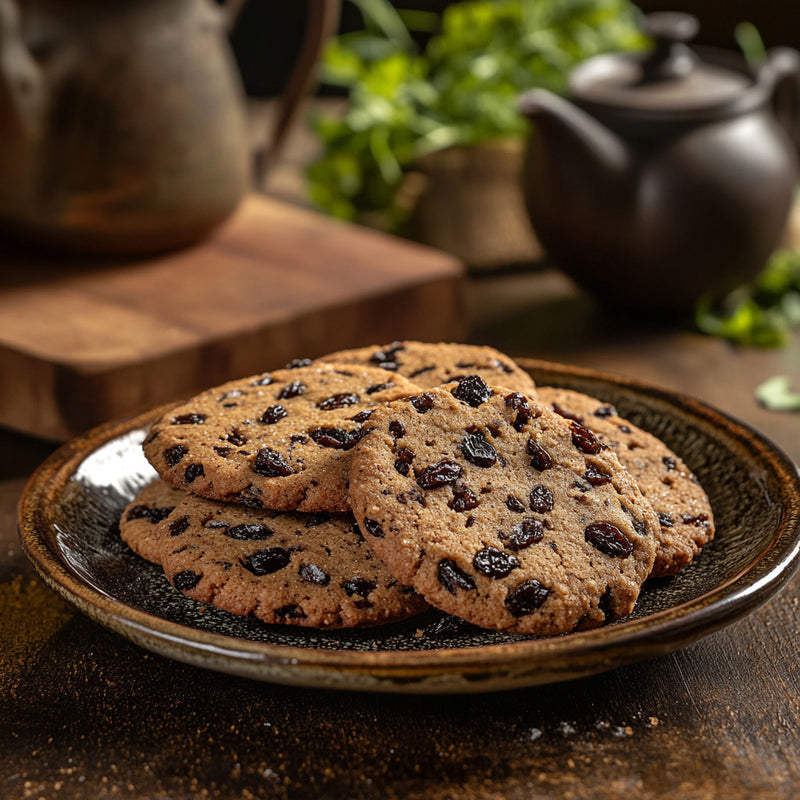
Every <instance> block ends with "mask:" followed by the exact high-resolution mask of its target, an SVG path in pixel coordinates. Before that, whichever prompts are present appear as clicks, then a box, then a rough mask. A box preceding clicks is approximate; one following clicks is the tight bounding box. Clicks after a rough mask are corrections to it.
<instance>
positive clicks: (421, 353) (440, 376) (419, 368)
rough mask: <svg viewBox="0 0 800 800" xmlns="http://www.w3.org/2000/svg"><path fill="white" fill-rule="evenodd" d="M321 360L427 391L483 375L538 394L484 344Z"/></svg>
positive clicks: (371, 350)
mask: <svg viewBox="0 0 800 800" xmlns="http://www.w3.org/2000/svg"><path fill="white" fill-rule="evenodd" d="M320 360H321V361H337V362H339V363H346V364H366V365H369V366H373V367H383V369H388V370H391V371H392V372H396V373H397V374H398V375H403V376H405V377H406V378H408V379H409V380H412V381H414V383H416V384H417V385H418V386H421V387H423V388H428V387H431V386H441V384H443V383H450V382H451V381H457V380H459V379H460V378H463V377H464V376H465V375H480V376H481V377H482V378H483V379H484V380H485V381H486V382H487V383H490V384H499V385H501V386H508V387H509V388H510V389H514V390H515V391H517V392H522V393H523V394H527V395H529V396H533V397H535V392H536V384H535V383H534V382H533V378H531V376H530V375H528V373H527V372H525V370H524V369H522V368H521V367H520V366H518V365H517V364H516V363H515V362H514V361H512V360H511V359H510V358H509V357H508V356H507V355H504V354H503V353H501V352H500V351H499V350H495V349H494V348H492V347H484V346H482V345H472V344H449V343H445V342H440V343H438V344H434V343H428V342H414V341H404V342H393V343H392V344H388V345H383V346H375V345H373V346H371V347H361V348H357V349H355V350H340V351H339V352H338V353H331V354H330V355H328V356H323V357H322V358H321V359H320Z"/></svg>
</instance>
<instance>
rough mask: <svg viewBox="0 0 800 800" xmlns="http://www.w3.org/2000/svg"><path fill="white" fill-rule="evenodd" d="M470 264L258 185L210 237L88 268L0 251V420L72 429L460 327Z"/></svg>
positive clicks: (452, 333)
mask: <svg viewBox="0 0 800 800" xmlns="http://www.w3.org/2000/svg"><path fill="white" fill-rule="evenodd" d="M461 274H462V268H461V265H460V264H459V263H458V262H457V261H456V260H455V259H453V258H451V257H449V256H445V255H443V254H441V253H438V252H436V251H434V250H431V249H428V248H424V247H420V246H418V245H415V244H412V243H409V242H404V241H401V240H399V239H395V238H392V237H388V236H384V235H381V234H379V233H376V232H374V231H368V230H366V229H364V228H358V227H354V226H349V225H344V224H342V223H337V222H334V221H332V220H329V219H326V218H323V217H321V216H320V215H318V214H315V213H313V212H310V211H307V210H304V209H300V208H297V207H295V206H292V205H289V204H288V203H282V202H279V201H277V200H273V199H268V198H265V197H261V196H256V195H253V196H250V197H249V198H248V199H247V200H246V201H245V202H244V204H243V205H242V207H241V209H240V210H239V212H238V213H237V214H236V215H235V216H234V217H233V218H232V219H231V221H230V222H229V223H228V224H227V225H226V226H224V227H223V228H222V229H221V230H220V231H219V232H218V233H217V234H215V235H214V236H213V237H212V238H211V239H210V240H209V241H207V242H206V243H204V244H203V245H200V246H197V247H194V248H190V249H188V250H182V251H179V252H176V253H172V254H170V255H167V256H164V257H161V258H154V259H149V260H147V261H141V262H128V263H124V264H123V263H113V264H112V263H107V262H105V263H103V262H94V263H90V264H86V263H81V262H77V261H74V260H73V261H65V260H61V259H58V260H55V259H54V257H49V258H47V257H44V256H39V257H35V256H33V255H31V254H30V253H25V254H21V253H18V252H16V253H15V252H13V251H9V250H6V251H3V252H0V286H1V287H2V288H0V424H3V425H6V426H8V427H10V428H13V429H15V430H18V431H23V432H26V433H31V434H35V435H37V436H41V437H44V438H49V439H53V440H62V439H65V438H68V437H69V436H71V435H73V434H75V433H77V432H79V431H82V430H85V429H86V428H88V427H90V426H92V425H95V424H98V423H100V422H103V421H105V420H108V419H111V418H114V417H119V416H124V415H127V414H131V413H134V412H136V411H138V410H141V409H144V408H147V407H149V406H154V405H157V404H159V403H162V402H165V401H169V400H172V399H175V398H179V397H183V396H186V395H189V394H192V393H194V392H196V391H198V390H200V389H202V388H205V387H208V386H212V385H215V384H218V383H222V382H223V381H225V380H229V379H232V378H235V377H241V376H244V375H249V374H254V373H256V372H261V371H263V370H267V369H272V368H275V367H278V366H282V365H283V364H285V363H286V362H287V361H289V360H291V359H292V358H295V357H298V356H308V357H314V356H316V355H321V354H323V353H325V352H328V351H330V350H335V349H340V348H344V347H351V346H357V345H366V344H370V343H373V342H375V343H382V342H384V341H392V340H393V339H398V338H407V337H414V338H421V339H429V340H439V339H458V338H460V337H461V336H462V335H463V330H464V323H463V313H462V307H461V299H460V298H461V294H460V283H461Z"/></svg>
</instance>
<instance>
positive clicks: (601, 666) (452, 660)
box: [19, 361, 800, 693]
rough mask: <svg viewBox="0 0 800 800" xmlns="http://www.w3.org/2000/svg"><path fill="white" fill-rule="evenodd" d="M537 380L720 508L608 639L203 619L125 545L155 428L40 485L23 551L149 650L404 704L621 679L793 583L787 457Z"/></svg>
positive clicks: (75, 460)
mask: <svg viewBox="0 0 800 800" xmlns="http://www.w3.org/2000/svg"><path fill="white" fill-rule="evenodd" d="M522 365H523V366H524V367H526V368H527V369H528V370H529V371H530V372H531V374H532V375H533V377H534V378H535V379H536V381H537V383H539V384H540V385H546V384H552V385H560V386H564V387H567V388H572V389H576V390H578V391H583V392H586V393H588V394H593V395H595V396H596V397H598V398H601V399H602V400H604V401H606V402H610V403H613V404H614V405H615V406H617V408H618V410H619V412H620V414H622V415H623V416H626V417H628V418H629V419H630V420H631V421H633V422H634V423H635V424H637V425H639V426H640V427H642V428H645V429H646V430H649V431H651V432H652V433H654V434H655V435H656V436H659V437H661V438H662V439H664V441H665V442H666V443H667V444H668V445H669V446H670V447H671V448H672V449H673V450H675V451H676V452H677V453H678V454H679V455H681V456H682V457H683V458H684V460H685V461H686V462H687V463H688V465H689V466H690V468H691V469H692V470H694V472H695V473H696V474H697V476H698V477H699V479H700V481H701V483H702V484H703V486H704V487H705V489H706V491H707V492H708V494H709V496H710V498H711V502H712V506H713V508H714V512H715V515H716V520H717V531H718V533H717V537H716V539H715V541H714V542H712V543H711V544H710V545H709V546H708V547H707V548H706V549H705V551H704V552H703V553H702V555H701V556H700V557H699V558H698V559H696V561H695V562H694V563H693V564H692V565H690V566H689V567H688V568H687V569H686V570H684V572H683V573H682V574H680V575H678V576H677V577H674V578H666V579H659V580H654V581H650V582H648V584H647V585H645V587H644V589H643V591H642V594H641V596H640V598H639V601H638V602H637V605H636V608H635V610H634V612H633V613H632V614H631V615H630V616H629V617H627V618H626V619H624V620H621V621H619V622H617V623H615V624H613V625H610V626H608V627H606V628H601V629H597V630H592V631H585V632H582V633H572V634H568V635H564V636H558V637H553V638H548V639H537V638H533V637H519V636H509V635H506V634H501V633H496V632H492V631H485V630H481V629H478V628H475V627H473V626H469V625H466V624H459V623H458V622H457V621H455V620H454V619H453V618H451V617H446V616H444V615H442V614H440V613H439V612H430V613H428V614H425V615H423V616H421V617H417V618H415V619H412V620H408V621H406V622H403V623H398V624H395V625H389V626H385V627H380V628H372V629H366V630H355V631H309V630H304V629H300V628H292V627H290V626H280V625H267V624H264V623H262V622H260V621H258V620H256V619H253V618H245V617H236V616H234V615H232V614H229V613H227V612H224V611H221V610H219V609H215V608H212V607H204V608H202V607H201V606H200V605H199V604H198V603H196V602H195V601H193V600H191V599H189V598H187V597H184V596H183V595H181V594H180V593H179V592H177V591H175V590H174V589H172V587H171V586H170V585H169V584H168V583H167V581H166V579H165V578H164V577H163V573H162V572H161V570H160V568H158V567H156V566H154V565H152V564H149V563H147V562H145V561H143V560H142V559H140V558H139V557H138V556H135V555H134V554H133V553H132V552H130V551H129V550H128V549H127V548H126V547H125V545H123V544H122V542H121V541H120V539H119V535H118V529H117V521H118V519H119V516H120V514H121V512H122V509H123V507H124V506H125V504H126V503H127V502H128V501H129V500H131V499H132V498H133V496H134V495H135V493H136V492H137V491H138V490H139V488H140V487H141V486H143V485H144V484H145V483H147V482H148V481H149V480H150V479H151V478H152V477H153V476H154V473H153V471H152V468H151V467H150V466H149V464H148V463H147V462H146V460H145V458H144V456H143V455H142V451H141V442H142V440H143V438H144V435H145V431H146V430H147V427H148V424H149V422H150V421H151V420H152V419H153V418H154V416H155V414H154V413H151V414H148V415H144V416H142V417H139V418H137V419H133V420H128V421H123V422H117V423H114V424H110V425H106V426H103V427H101V428H97V429H95V430H93V431H91V432H89V433H87V434H85V435H83V436H81V437H78V438H77V439H74V440H73V441H71V442H69V443H68V444H66V445H64V446H63V447H62V448H61V449H60V450H58V452H56V453H55V454H53V456H51V457H50V458H49V459H48V460H47V461H46V462H45V463H44V464H43V465H42V466H41V467H40V468H39V469H38V470H37V471H36V473H35V474H34V475H33V477H32V478H31V480H30V482H29V484H28V486H27V488H26V490H25V493H24V495H23V498H22V501H21V504H20V519H19V526H20V536H21V539H22V544H23V547H24V548H25V552H26V553H27V555H28V557H29V558H30V559H31V561H32V562H33V564H34V566H35V567H36V569H37V571H38V572H39V574H40V575H41V576H42V578H44V580H45V581H46V582H47V583H48V584H49V585H50V586H51V587H52V588H53V589H55V590H56V591H57V592H58V593H59V594H60V595H61V596H62V597H64V598H65V599H66V600H68V601H69V602H70V603H72V604H74V605H75V606H77V607H78V608H79V609H80V610H81V611H83V612H85V613H86V614H88V615H89V616H90V617H91V618H93V619H95V620H96V621H97V622H99V623H101V624H102V625H105V626H107V627H109V628H111V629H112V630H114V631H116V632H118V633H120V634H122V635H123V636H125V637H127V638H129V639H131V640H132V641H134V642H136V643H137V644H139V645H141V646H142V647H145V648H147V649H149V650H153V651H155V652H157V653H160V654H162V655H165V656H168V657H170V658H174V659H177V660H180V661H185V662H187V663H191V664H195V665H197V666H201V667H206V668H209V669H214V670H219V671H221V672H227V673H231V674H236V675H243V676H246V677H250V678H256V679H259V680H265V681H272V682H276V683H285V684H295V685H302V686H315V687H325V688H340V689H356V690H377V691H388V692H419V693H422V692H442V693H445V692H483V691H493V690H498V689H510V688H515V687H522V686H530V685H534V684H543V683H548V682H553V681H560V680H566V679H570V678H576V677H579V676H583V675H589V674H592V673H595V672H600V671H603V670H607V669H611V668H614V667H619V666H622V665H624V664H628V663H631V662H633V661H637V660H640V659H644V658H649V657H652V656H656V655H659V654H662V653H666V652H669V651H670V650H673V649H675V648H678V647H681V646H683V645H686V644H688V643H689V642H692V641H694V640H696V639H699V638H700V637H702V636H705V635H707V634H709V633H711V632H712V631H714V630H717V629H719V628H721V627H722V626H724V625H727V624H729V623H731V622H733V621H734V620H736V619H738V618H740V617H741V616H743V615H744V614H746V613H748V612H749V611H751V610H753V609H754V608H756V607H757V606H759V605H761V604H762V603H764V602H765V601H766V600H768V599H769V598H770V597H771V596H772V595H773V594H775V592H777V591H778V590H779V589H780V588H781V587H782V586H783V585H784V584H785V583H786V581H787V580H788V579H789V578H790V576H791V575H792V573H793V572H794V570H795V568H796V567H797V565H798V562H800V478H798V472H797V467H796V466H795V465H794V464H793V463H792V462H791V461H790V460H789V459H788V458H787V457H786V456H785V455H783V454H782V453H781V452H780V451H778V450H777V449H776V448H775V447H774V445H772V444H770V442H768V441H766V440H765V439H764V438H763V437H762V436H760V435H759V434H758V433H756V432H754V431H752V430H751V429H749V428H747V427H746V426H744V425H742V424H741V423H738V422H736V421H735V420H732V419H730V418H729V417H727V416H725V415H724V414H722V413H720V412H718V411H715V410H714V409H711V408H709V407H707V406H705V405H703V404H702V403H700V402H698V401H696V400H692V399H690V398H687V397H682V396H679V395H676V394H673V393H670V392H666V391H663V390H660V389H657V388H655V387H652V386H648V385H644V384H641V383H638V382H636V381H632V380H628V379H623V378H617V377H613V376H607V375H601V374H598V373H596V372H592V371H589V370H583V369H577V368H573V367H566V366H561V365H558V364H549V363H546V362H535V361H523V362H522ZM155 413H157V412H155Z"/></svg>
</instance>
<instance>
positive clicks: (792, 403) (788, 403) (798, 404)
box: [756, 375, 800, 411]
mask: <svg viewBox="0 0 800 800" xmlns="http://www.w3.org/2000/svg"><path fill="white" fill-rule="evenodd" d="M791 385H792V384H791V379H790V378H789V377H788V376H787V375H775V376H774V377H772V378H768V379H767V380H765V381H764V382H763V383H762V384H760V385H759V386H758V387H757V388H756V400H758V402H759V403H761V405H762V406H764V408H768V409H769V410H770V411H800V392H795V391H793V390H792V388H791Z"/></svg>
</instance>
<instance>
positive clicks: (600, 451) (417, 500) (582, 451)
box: [350, 376, 658, 635]
mask: <svg viewBox="0 0 800 800" xmlns="http://www.w3.org/2000/svg"><path fill="white" fill-rule="evenodd" d="M370 424H371V427H372V430H371V431H370V432H369V433H367V434H366V435H365V436H364V437H363V438H362V439H361V441H360V442H359V444H358V445H357V447H356V448H355V449H354V452H353V461H352V471H351V481H350V498H351V503H352V508H353V512H354V514H355V516H356V519H357V520H358V522H359V525H360V526H361V528H362V530H363V531H364V535H365V538H366V539H367V541H368V543H369V544H370V546H371V547H372V548H373V549H374V550H375V552H376V553H377V554H378V555H379V556H380V558H381V560H382V561H383V562H384V563H385V564H386V566H387V568H388V569H389V571H390V572H391V573H392V574H393V575H394V576H395V577H396V578H397V579H398V580H399V581H400V582H401V583H404V584H408V585H412V586H414V588H415V589H416V590H417V591H418V592H419V593H420V594H422V595H423V596H424V597H425V599H426V600H428V602H430V603H431V604H432V605H434V606H437V607H438V608H441V609H442V610H444V611H447V612H449V613H451V614H455V615H456V616H458V617H462V618H463V619H466V620H468V621H470V622H473V623H475V624H478V625H481V626H483V627H487V628H493V629H498V630H505V631H509V632H514V633H530V634H541V635H549V634H557V633H564V632H567V631H572V630H575V629H587V628H592V627H596V626H599V625H602V624H604V623H605V622H609V621H611V620H614V619H617V618H619V617H621V616H624V615H625V614H627V613H629V612H630V611H631V609H632V608H633V605H634V602H635V601H636V598H637V596H638V594H639V590H640V587H641V584H642V582H643V581H644V580H645V579H646V578H647V576H648V575H649V574H650V570H651V568H652V565H653V559H654V558H655V552H656V538H655V537H656V534H657V532H658V519H657V518H656V515H655V512H654V511H653V509H652V507H651V506H650V504H649V503H648V502H647V500H645V499H644V497H643V496H642V493H641V491H640V490H639V488H638V486H637V485H636V483H635V482H634V480H633V479H632V478H631V477H630V475H629V474H628V473H627V471H626V470H625V469H624V468H623V467H622V466H621V465H620V463H619V460H618V459H617V457H616V456H615V455H614V453H613V451H612V450H611V449H609V448H607V447H605V445H603V444H602V443H601V442H600V441H598V440H597V439H596V438H595V436H594V435H593V434H592V433H591V432H590V431H589V430H588V429H587V428H585V427H584V426H583V425H580V424H578V423H576V422H571V421H568V420H565V419H564V418H563V417H560V416H559V415H557V414H555V413H554V412H553V411H551V410H550V409H547V408H545V407H544V406H540V405H538V404H537V403H536V402H535V401H533V400H529V399H528V398H526V397H525V396H524V395H522V394H520V393H519V392H513V391H511V390H509V389H506V388H499V387H489V386H487V384H486V383H485V382H484V381H483V380H482V379H481V378H480V377H478V376H468V377H466V378H464V379H462V380H461V381H459V382H457V383H453V384H447V385H446V386H443V387H440V388H437V389H429V390H427V391H425V392H423V393H421V394H419V395H417V396H415V397H411V398H406V399H404V400H398V401H395V402H392V403H389V404H387V405H386V406H384V407H383V408H380V409H376V411H375V412H374V414H373V415H372V417H371V418H370Z"/></svg>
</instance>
